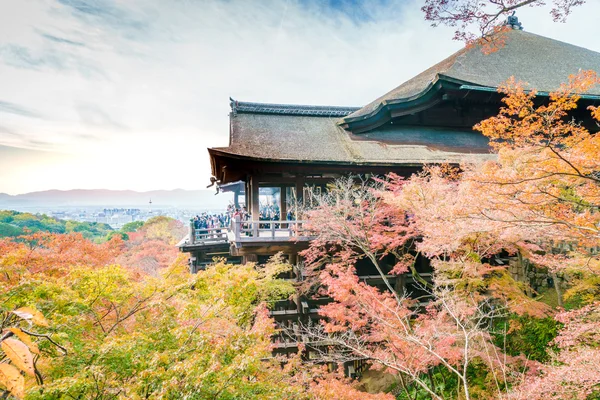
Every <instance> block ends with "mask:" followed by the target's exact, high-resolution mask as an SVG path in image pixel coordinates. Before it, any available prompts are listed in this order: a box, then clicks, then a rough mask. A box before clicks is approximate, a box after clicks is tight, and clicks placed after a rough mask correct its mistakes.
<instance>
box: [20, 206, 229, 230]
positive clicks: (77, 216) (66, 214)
mask: <svg viewBox="0 0 600 400" xmlns="http://www.w3.org/2000/svg"><path fill="white" fill-rule="evenodd" d="M28 212H34V213H41V214H46V215H48V216H50V217H54V218H56V219H62V220H72V221H79V222H100V223H105V224H108V225H110V227H111V228H113V229H120V228H121V227H122V226H123V225H125V224H126V223H128V222H133V221H146V220H148V219H150V218H152V217H156V216H165V217H170V218H173V219H177V220H179V221H182V222H184V223H187V222H189V220H190V219H191V218H192V217H193V216H194V215H196V214H201V213H202V212H210V213H221V212H225V208H223V209H218V210H217V209H213V210H206V209H183V208H157V209H139V208H103V209H100V208H93V207H81V208H78V207H72V208H71V207H69V208H68V209H39V210H28Z"/></svg>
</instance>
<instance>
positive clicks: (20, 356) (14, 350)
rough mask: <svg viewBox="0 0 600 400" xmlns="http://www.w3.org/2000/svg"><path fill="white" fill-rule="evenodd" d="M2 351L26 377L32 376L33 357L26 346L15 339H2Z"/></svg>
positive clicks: (33, 372) (33, 373)
mask: <svg viewBox="0 0 600 400" xmlns="http://www.w3.org/2000/svg"><path fill="white" fill-rule="evenodd" d="M1 347H2V350H4V353H6V356H7V357H8V358H9V359H10V360H11V361H12V362H13V364H15V365H16V366H17V367H18V368H19V369H20V370H21V371H23V372H25V373H26V374H28V375H31V376H34V375H35V371H34V369H33V356H32V354H31V351H29V349H28V348H27V345H26V344H25V343H23V342H21V341H20V340H17V339H4V340H3V341H2V344H1Z"/></svg>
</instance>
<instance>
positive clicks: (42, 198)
mask: <svg viewBox="0 0 600 400" xmlns="http://www.w3.org/2000/svg"><path fill="white" fill-rule="evenodd" d="M231 199H232V196H231V193H221V194H219V195H218V196H215V191H214V190H183V189H175V190H152V191H149V192H136V191H133V190H106V189H97V190H84V189H75V190H46V191H42V192H31V193H24V194H18V195H14V196H13V195H9V194H6V193H0V209H7V208H11V207H19V208H22V207H27V208H29V207H78V206H105V207H128V208H140V209H144V208H149V207H152V208H159V207H179V208H184V207H187V208H194V209H207V210H209V209H225V208H226V207H227V204H229V202H230V200H231ZM150 200H152V205H150V203H149V202H150Z"/></svg>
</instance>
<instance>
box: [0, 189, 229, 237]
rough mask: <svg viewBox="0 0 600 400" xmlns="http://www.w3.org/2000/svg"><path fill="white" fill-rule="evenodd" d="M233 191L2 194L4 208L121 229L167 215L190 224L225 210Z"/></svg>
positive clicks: (0, 205)
mask: <svg viewBox="0 0 600 400" xmlns="http://www.w3.org/2000/svg"><path fill="white" fill-rule="evenodd" d="M231 201H232V196H230V195H229V194H220V195H218V196H215V192H214V191H209V190H195V191H185V190H173V191H153V192H133V191H111V190H71V191H46V192H35V193H26V194H23V195H17V196H10V195H6V194H2V193H0V210H2V209H6V210H15V211H21V212H29V213H33V214H37V213H39V214H46V215H48V216H50V217H54V218H57V219H61V220H73V221H79V222H99V223H106V224H108V225H110V226H111V228H113V229H119V228H121V227H122V226H123V225H125V224H126V223H128V222H133V221H146V220H148V219H150V218H152V217H156V216H166V217H171V218H174V219H177V220H179V221H182V222H184V223H187V222H188V221H189V220H190V219H191V218H192V217H193V216H194V215H197V214H201V213H203V212H209V213H222V212H225V210H226V209H227V205H228V204H229V203H230V202H231Z"/></svg>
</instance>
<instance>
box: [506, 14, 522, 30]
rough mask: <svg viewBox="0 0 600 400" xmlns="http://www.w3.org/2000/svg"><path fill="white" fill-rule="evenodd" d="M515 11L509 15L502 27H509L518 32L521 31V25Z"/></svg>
mask: <svg viewBox="0 0 600 400" xmlns="http://www.w3.org/2000/svg"><path fill="white" fill-rule="evenodd" d="M515 13H516V11H513V13H512V15H509V16H508V18H507V19H506V22H505V23H504V25H506V26H510V27H511V28H513V29H517V30H519V31H522V30H523V24H522V23H520V22H519V18H518V17H516V16H515Z"/></svg>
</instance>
